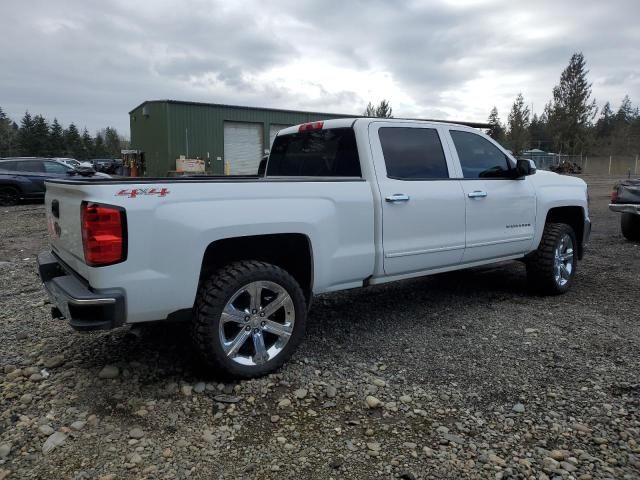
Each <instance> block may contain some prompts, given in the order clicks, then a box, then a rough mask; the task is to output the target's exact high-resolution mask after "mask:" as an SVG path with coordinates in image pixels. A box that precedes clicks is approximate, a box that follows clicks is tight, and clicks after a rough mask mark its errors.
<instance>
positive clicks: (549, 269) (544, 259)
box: [527, 223, 578, 295]
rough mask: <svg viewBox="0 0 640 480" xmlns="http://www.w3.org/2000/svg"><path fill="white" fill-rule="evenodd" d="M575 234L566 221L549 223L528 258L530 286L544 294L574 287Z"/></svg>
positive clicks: (576, 253)
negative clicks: (572, 285) (536, 247)
mask: <svg viewBox="0 0 640 480" xmlns="http://www.w3.org/2000/svg"><path fill="white" fill-rule="evenodd" d="M577 245H578V243H577V242H576V234H575V232H574V231H573V228H571V226H569V225H567V224H565V223H547V224H546V225H545V227H544V232H543V234H542V240H541V241H540V245H539V246H538V249H537V250H536V251H535V252H533V253H532V254H531V255H530V256H529V258H528V259H527V277H528V280H529V284H530V285H531V287H532V288H533V289H534V290H535V291H537V292H539V293H542V294H544V295H560V294H562V293H565V292H567V291H568V290H569V288H571V284H572V283H573V278H574V276H575V274H576V267H577V265H578V252H577Z"/></svg>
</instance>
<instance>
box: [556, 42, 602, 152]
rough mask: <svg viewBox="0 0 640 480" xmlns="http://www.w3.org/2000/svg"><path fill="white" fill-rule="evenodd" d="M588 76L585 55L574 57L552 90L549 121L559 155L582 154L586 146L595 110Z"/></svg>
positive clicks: (574, 55)
mask: <svg viewBox="0 0 640 480" xmlns="http://www.w3.org/2000/svg"><path fill="white" fill-rule="evenodd" d="M588 73H589V70H587V68H586V62H585V59H584V55H583V54H582V53H574V54H573V55H572V56H571V60H570V61H569V65H568V66H567V67H566V68H565V69H564V71H563V72H562V74H561V75H560V83H559V84H558V85H557V86H555V87H554V89H553V106H552V109H551V116H550V118H549V120H550V123H551V126H552V128H553V130H554V131H555V132H556V138H555V141H556V147H557V149H558V150H559V151H560V152H562V153H570V154H576V153H580V152H583V151H584V150H585V149H586V147H587V146H588V143H589V142H588V141H589V138H588V134H589V128H590V126H591V122H592V120H593V118H594V117H595V115H596V113H597V108H596V103H595V100H590V98H591V84H590V83H589V82H588V81H587V74H588Z"/></svg>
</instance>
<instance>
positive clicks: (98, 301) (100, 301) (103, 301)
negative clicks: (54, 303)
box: [68, 297, 116, 306]
mask: <svg viewBox="0 0 640 480" xmlns="http://www.w3.org/2000/svg"><path fill="white" fill-rule="evenodd" d="M68 302H69V303H71V304H73V305H79V306H83V305H84V306H86V305H113V304H114V303H116V299H115V298H91V299H81V298H71V297H69V299H68Z"/></svg>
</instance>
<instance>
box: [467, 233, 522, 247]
mask: <svg viewBox="0 0 640 480" xmlns="http://www.w3.org/2000/svg"><path fill="white" fill-rule="evenodd" d="M526 240H533V235H529V236H528V237H516V238H507V239H506V240H493V241H491V242H482V243H471V244H469V245H467V248H473V247H486V246H487V245H499V244H501V243H511V242H524V241H526Z"/></svg>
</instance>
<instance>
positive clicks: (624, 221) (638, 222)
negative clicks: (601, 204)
mask: <svg viewBox="0 0 640 480" xmlns="http://www.w3.org/2000/svg"><path fill="white" fill-rule="evenodd" d="M609 210H611V211H612V212H616V213H621V214H622V216H621V217H620V228H621V230H622V235H624V237H625V238H626V239H627V240H632V241H636V242H637V241H640V178H636V179H632V178H630V179H627V180H623V181H621V182H618V184H617V185H616V186H615V187H614V188H613V193H612V194H611V203H610V204H609Z"/></svg>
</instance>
